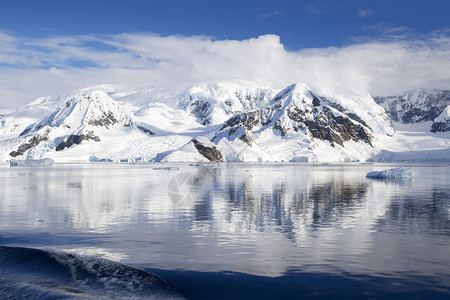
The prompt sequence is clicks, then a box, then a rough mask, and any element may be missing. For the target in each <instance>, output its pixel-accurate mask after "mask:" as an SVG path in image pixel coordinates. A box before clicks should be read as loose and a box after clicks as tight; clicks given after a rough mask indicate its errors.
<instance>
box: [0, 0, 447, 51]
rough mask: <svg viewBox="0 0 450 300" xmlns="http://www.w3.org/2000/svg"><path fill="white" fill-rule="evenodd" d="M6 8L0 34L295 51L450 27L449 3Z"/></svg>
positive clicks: (289, 0)
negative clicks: (234, 43) (276, 44)
mask: <svg viewBox="0 0 450 300" xmlns="http://www.w3.org/2000/svg"><path fill="white" fill-rule="evenodd" d="M0 7H1V9H0V28H2V29H3V30H7V31H10V32H13V33H16V34H20V35H24V36H28V37H45V36H49V35H86V34H118V33H124V32H150V33H155V34H159V35H164V36H166V35H183V36H192V35H207V36H211V37H214V38H216V39H237V40H243V39H248V38H251V37H257V36H260V35H263V34H268V33H271V34H277V35H279V36H280V37H281V42H282V43H283V44H284V46H285V47H286V48H287V49H290V50H296V49H300V48H312V47H329V46H342V45H346V44H349V43H352V42H354V41H355V39H377V38H384V35H385V34H386V32H388V31H389V30H392V29H395V30H397V33H398V34H427V33H430V32H433V31H437V30H444V29H448V28H449V26H450V21H449V11H450V1H448V0H425V1H422V0H390V1H386V0H378V1H364V0H340V1H336V0H327V1H299V0H284V1H283V0H280V1H267V0H239V1H224V0H216V1H211V0H196V1H186V0H154V1H145V0H126V1H125V0H87V1H86V0H76V1H69V0H63V1H61V0H34V1H33V0H3V1H2V2H1V4H0Z"/></svg>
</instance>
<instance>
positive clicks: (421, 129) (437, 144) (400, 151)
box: [370, 122, 450, 162]
mask: <svg viewBox="0 0 450 300" xmlns="http://www.w3.org/2000/svg"><path fill="white" fill-rule="evenodd" d="M431 124H432V122H423V123H417V124H403V123H396V122H394V123H393V125H394V128H395V129H396V134H395V135H394V136H392V137H389V136H379V144H378V149H377V152H378V154H376V155H374V156H373V157H372V158H370V161H381V162H400V161H410V162H433V161H450V132H438V133H432V132H431V131H430V128H431Z"/></svg>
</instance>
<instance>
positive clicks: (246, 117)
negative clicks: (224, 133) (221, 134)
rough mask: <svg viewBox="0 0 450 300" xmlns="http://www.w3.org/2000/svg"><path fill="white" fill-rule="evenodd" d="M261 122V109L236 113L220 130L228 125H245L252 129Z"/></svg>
mask: <svg viewBox="0 0 450 300" xmlns="http://www.w3.org/2000/svg"><path fill="white" fill-rule="evenodd" d="M260 123H261V114H260V112H259V111H250V112H246V113H241V114H236V115H234V116H232V117H231V118H230V119H228V121H227V122H226V123H225V124H224V125H223V126H222V128H221V129H220V130H223V129H225V128H226V127H231V128H233V127H236V126H239V125H242V126H244V127H245V128H247V129H248V130H252V129H253V127H255V126H257V125H258V124H260Z"/></svg>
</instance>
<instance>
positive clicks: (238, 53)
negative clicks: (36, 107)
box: [0, 0, 450, 109]
mask: <svg viewBox="0 0 450 300" xmlns="http://www.w3.org/2000/svg"><path fill="white" fill-rule="evenodd" d="M449 11H450V1H448V0H427V1H421V0H409V1H404V0H390V1H386V0H378V1H368V0H340V1H336V0H324V1H301V0H296V1H294V0H279V1H267V0H258V1H256V0H239V1H223V0H217V1H211V0H209V1H204V0H197V1H185V0H154V1H144V0H126V1H125V0H107V1H105V0H88V1H85V0H1V1H0V109H1V108H4V109H16V108H18V107H20V106H22V105H24V104H26V103H29V102H31V101H32V100H34V99H35V98H37V97H39V96H51V95H57V94H61V93H65V92H69V91H71V90H73V89H78V88H83V87H88V86H93V85H98V84H116V85H121V86H124V87H129V88H131V87H134V86H146V85H153V84H160V83H164V84H166V83H170V84H171V83H176V82H182V81H183V82H200V81H211V80H234V79H245V80H258V81H265V82H270V84H272V85H273V86H274V87H275V88H283V87H284V86H287V85H289V84H291V83H294V82H305V83H307V84H308V85H309V86H310V87H311V88H312V89H314V90H316V91H318V92H322V93H326V92H330V91H331V92H333V91H336V92H340V93H344V94H345V93H346V94H349V95H358V94H364V93H370V94H372V95H390V94H398V93H402V92H404V91H406V90H410V89H417V88H447V89H448V88H450V18H449V17H448V12H449Z"/></svg>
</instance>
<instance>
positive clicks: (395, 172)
mask: <svg viewBox="0 0 450 300" xmlns="http://www.w3.org/2000/svg"><path fill="white" fill-rule="evenodd" d="M417 176H418V174H417V171H415V170H412V169H410V168H404V167H398V168H392V169H388V170H383V171H373V172H369V173H367V175H366V177H367V178H375V179H402V178H413V177H417Z"/></svg>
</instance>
